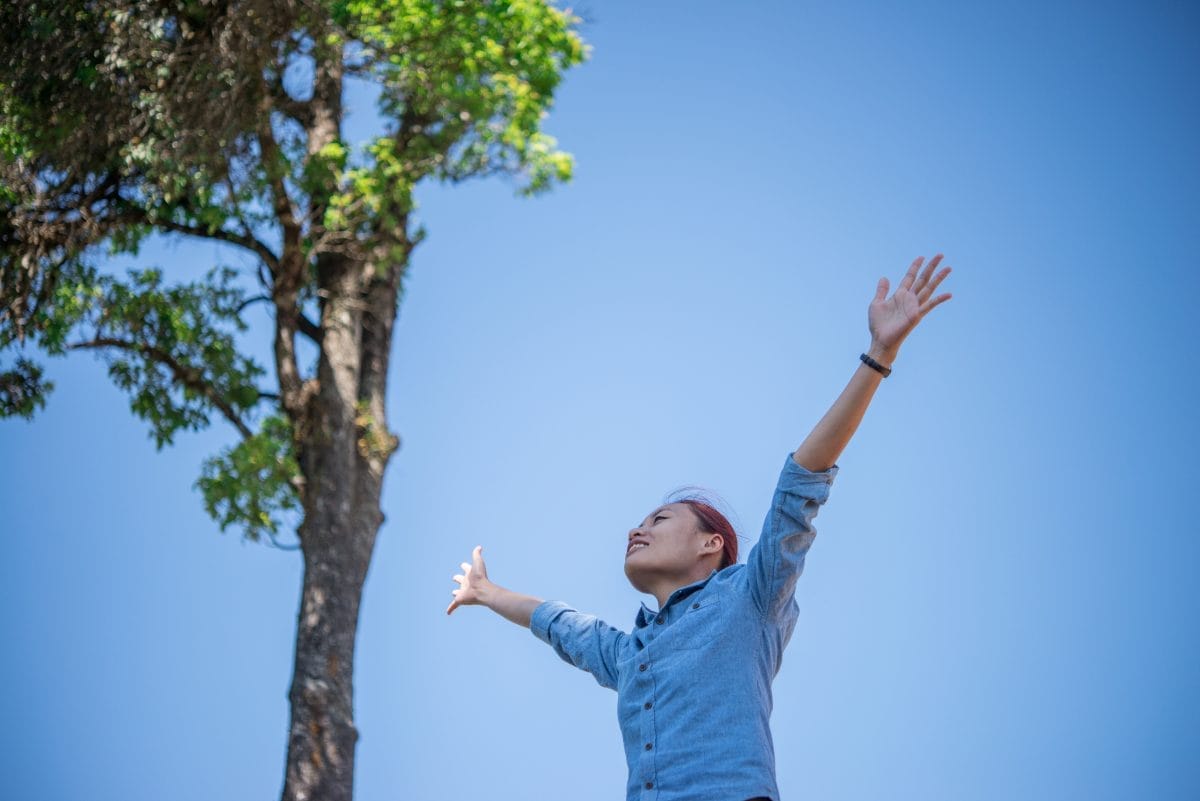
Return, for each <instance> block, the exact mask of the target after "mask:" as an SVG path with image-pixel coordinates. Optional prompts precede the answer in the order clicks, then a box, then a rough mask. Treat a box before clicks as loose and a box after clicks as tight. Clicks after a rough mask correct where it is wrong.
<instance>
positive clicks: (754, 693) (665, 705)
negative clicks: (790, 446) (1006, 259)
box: [446, 254, 951, 801]
mask: <svg viewBox="0 0 1200 801" xmlns="http://www.w3.org/2000/svg"><path fill="white" fill-rule="evenodd" d="M941 260H942V256H941V254H938V255H936V256H934V257H933V258H932V259H931V260H930V261H929V264H928V265H927V266H926V267H925V270H924V272H923V273H922V272H921V265H922V263H923V261H924V259H923V258H918V259H916V260H915V261H914V262H913V263H912V266H910V267H909V268H908V272H907V273H906V274H905V276H904V278H903V279H902V280H901V282H900V286H899V287H897V289H896V292H895V293H894V294H893V295H892V297H891V298H888V297H887V292H888V280H887V278H881V279H879V285H878V287H877V289H876V292H875V297H874V299H873V300H872V301H871V304H870V306H869V308H868V312H867V320H868V328H869V330H870V333H871V347H870V349H869V350H868V351H867V353H865V354H863V355H862V356H861V357H860V360H861V361H862V364H860V365H859V367H858V368H857V369H856V370H855V372H854V375H853V376H852V377H851V379H850V383H849V384H848V385H847V387H846V388H845V390H843V391H842V394H841V395H840V396H839V397H838V399H837V401H836V402H835V403H834V404H833V407H832V408H831V409H830V410H829V411H828V412H827V413H826V414H825V416H824V417H823V418H821V421H820V422H819V423H818V424H817V425H816V427H815V428H814V429H813V431H812V433H811V434H809V435H808V438H807V439H805V440H804V442H803V443H802V444H801V445H800V447H799V448H798V449H796V451H795V452H794V453H791V454H789V455H788V457H787V460H786V461H785V463H784V466H783V471H782V472H781V473H780V476H779V483H778V485H777V487H776V489H775V495H774V498H773V500H772V503H771V508H770V511H769V512H768V513H767V518H766V520H765V521H764V523H763V529H762V534H761V536H760V537H759V540H758V543H757V544H756V545H755V546H754V548H753V549H752V550H751V552H750V557H749V559H747V561H746V563H745V564H744V565H743V564H737V536H736V535H735V533H734V530H733V528H732V526H730V525H729V523H728V521H727V520H726V519H725V518H724V516H723V515H721V513H720V512H718V511H717V510H715V509H713V508H712V507H711V506H710V505H708V504H706V503H704V502H702V501H698V500H695V499H686V500H683V501H677V502H674V503H668V504H666V505H664V506H661V507H659V508H658V509H655V510H654V511H653V512H651V513H650V514H649V515H647V516H646V518H645V519H644V520H642V522H641V525H639V526H637V527H636V528H634V529H633V530H631V531H630V532H629V536H628V539H627V542H626V551H625V575H626V576H628V578H629V581H630V583H631V584H632V585H633V586H634V588H635V589H637V590H638V591H639V592H644V593H648V594H650V595H653V596H654V597H655V599H656V600H657V601H658V611H656V612H655V611H651V610H650V609H649V608H648V607H647V606H646V605H645V604H642V608H641V609H640V610H639V612H638V615H637V618H636V621H635V624H634V628H633V630H632V631H631V632H629V633H626V632H623V631H619V630H618V629H615V628H613V627H611V626H609V625H608V624H606V623H604V622H603V621H601V620H599V619H598V618H596V617H594V616H592V615H586V614H582V613H580V612H577V611H575V610H574V609H572V608H570V607H569V606H567V605H566V604H563V603H561V602H559V601H543V600H542V599H540V598H534V597H531V596H528V595H521V594H519V593H515V592H512V591H510V590H507V589H504V588H503V587H500V586H499V585H497V584H494V583H492V582H491V581H490V580H489V578H488V575H487V568H486V566H485V565H484V562H483V555H482V552H483V549H482V546H479V547H476V548H475V550H474V553H473V555H472V559H473V563H472V564H467V563H466V562H464V563H463V564H462V570H463V572H462V573H461V574H460V575H457V576H454V581H456V582H457V583H458V585H459V587H458V589H456V590H453V595H454V600H453V601H452V602H451V603H450V606H449V608H447V609H446V613H447V614H449V613H451V612H453V611H454V610H455V609H457V608H458V607H459V606H464V605H468V604H479V605H482V606H486V607H488V608H489V609H491V610H492V611H493V612H496V613H498V614H500V615H502V616H503V617H505V618H507V619H509V620H511V621H512V622H514V623H517V624H519V625H521V626H526V627H528V628H530V629H531V630H532V631H533V633H534V634H535V635H536V636H537V637H538V638H539V639H541V640H543V641H545V642H546V643H548V644H549V645H550V646H552V647H553V648H554V650H555V651H557V652H558V655H559V656H561V657H562V658H563V659H565V660H566V661H567V662H570V663H571V664H573V665H575V666H576V667H578V668H581V669H583V670H586V671H588V672H589V673H591V674H592V675H593V676H595V678H596V681H598V682H599V683H600V684H601V685H602V686H604V687H608V688H610V689H614V690H616V691H617V716H618V719H619V721H620V724H621V733H622V736H623V738H624V741H625V758H626V762H627V764H628V767H629V779H628V782H627V784H626V798H627V799H640V801H684V800H685V799H687V800H688V801H746V800H748V801H765V800H766V799H771V800H772V801H778V799H779V790H778V788H777V787H776V783H775V753H774V746H773V744H772V742H771V731H770V728H769V726H768V720H769V718H770V714H771V703H772V700H771V682H772V680H773V679H774V677H775V674H776V673H778V672H779V667H780V665H781V662H782V657H783V649H784V647H785V646H786V645H787V643H788V640H789V639H790V638H791V635H792V630H793V628H795V625H796V618H797V615H798V613H799V608H798V606H797V604H796V599H795V588H796V580H797V579H798V578H799V577H800V573H801V571H802V570H803V569H804V557H805V554H806V553H807V552H808V548H809V546H810V545H811V544H812V541H813V537H814V536H815V534H816V530H815V529H814V528H813V525H812V521H813V518H814V517H816V515H817V511H818V509H819V508H820V506H821V505H822V504H823V503H825V501H826V499H827V498H828V496H829V488H830V486H831V485H832V483H833V479H834V477H835V476H836V475H837V471H838V466H837V464H836V462H837V458H838V456H840V455H841V453H842V451H843V449H845V447H846V445H847V443H849V441H850V438H851V437H852V436H853V435H854V431H855V430H856V429H857V428H858V424H859V422H861V420H862V417H863V414H864V413H865V412H866V410H867V405H868V404H869V403H870V401H871V397H872V395H874V393H875V389H876V388H877V387H878V386H879V382H880V381H881V380H882V379H883V378H884V377H886V376H887V375H888V374H889V373H890V372H891V365H892V363H893V362H894V361H895V359H896V354H897V352H898V351H899V348H900V344H901V343H902V342H903V341H904V338H905V337H907V336H908V334H909V333H910V332H911V331H912V330H913V328H915V327H916V325H917V323H918V322H920V321H921V319H922V318H923V317H924V316H925V315H926V314H928V313H929V311H930V310H931V309H933V308H934V307H936V306H937V305H938V304H940V303H943V302H944V301H947V300H949V299H950V297H951V295H949V294H943V295H939V296H938V297H936V298H934V297H933V292H934V290H935V289H937V287H938V285H939V284H940V283H941V282H942V280H943V279H944V278H945V277H946V276H947V275H949V274H950V268H949V267H946V268H943V269H942V270H941V271H940V272H938V273H937V274H936V275H934V273H935V271H936V270H937V267H938V264H939V263H940V262H941Z"/></svg>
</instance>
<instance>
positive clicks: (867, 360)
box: [858, 353, 892, 378]
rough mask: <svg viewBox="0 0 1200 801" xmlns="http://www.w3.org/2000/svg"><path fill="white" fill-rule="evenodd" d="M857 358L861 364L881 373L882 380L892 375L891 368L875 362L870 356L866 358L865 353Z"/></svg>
mask: <svg viewBox="0 0 1200 801" xmlns="http://www.w3.org/2000/svg"><path fill="white" fill-rule="evenodd" d="M858 358H860V359H862V360H863V364H865V365H867V367H870V368H871V369H872V370H878V371H879V372H881V373H883V377H884V378H887V377H888V376H889V375H891V374H892V368H890V367H884V366H883V365H882V364H880V363H879V362H877V361H875V360H874V359H872V358H871V357H870V356H868V355H867V354H865V353H864V354H863V355H861V356H859V357H858Z"/></svg>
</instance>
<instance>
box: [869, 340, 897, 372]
mask: <svg viewBox="0 0 1200 801" xmlns="http://www.w3.org/2000/svg"><path fill="white" fill-rule="evenodd" d="M899 351H900V346H899V345H895V346H893V347H890V348H886V347H884V346H883V345H881V344H879V343H878V342H872V343H871V347H870V348H868V349H867V355H868V356H870V357H871V358H872V359H874V360H875V361H877V362H879V363H880V364H882V365H883V366H884V367H889V368H890V367H891V366H892V362H894V361H896V356H897V354H898V353H899Z"/></svg>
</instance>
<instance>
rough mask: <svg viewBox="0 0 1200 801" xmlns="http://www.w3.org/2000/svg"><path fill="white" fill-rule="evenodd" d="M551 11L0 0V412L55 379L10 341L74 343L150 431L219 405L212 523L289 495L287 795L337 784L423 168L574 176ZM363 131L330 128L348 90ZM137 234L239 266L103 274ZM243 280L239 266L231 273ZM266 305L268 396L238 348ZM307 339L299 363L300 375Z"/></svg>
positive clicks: (182, 0)
mask: <svg viewBox="0 0 1200 801" xmlns="http://www.w3.org/2000/svg"><path fill="white" fill-rule="evenodd" d="M581 21H582V20H581V19H580V18H578V17H576V16H574V15H573V14H571V13H570V11H569V10H568V11H562V10H559V9H556V8H554V7H552V6H551V5H549V4H548V3H547V2H545V0H507V1H502V0H140V1H139V0H69V1H67V0H27V1H26V2H22V3H10V4H5V6H4V9H3V11H0V23H2V25H3V32H2V33H0V36H3V37H4V47H3V55H2V56H0V153H2V156H3V158H2V161H0V169H2V170H3V175H2V180H0V210H2V214H0V351H3V353H4V354H5V360H6V362H7V364H6V365H0V414H2V415H5V416H11V415H22V416H25V417H30V416H32V415H33V414H34V413H35V412H36V410H37V409H38V408H40V407H42V406H43V405H44V404H45V399H46V395H47V393H48V392H49V391H50V390H51V389H52V387H51V385H50V383H49V382H47V381H46V380H45V378H44V373H43V371H42V368H41V367H40V365H39V364H38V363H37V361H36V359H34V358H31V357H30V355H29V352H30V351H31V350H37V351H40V352H41V353H43V354H45V355H49V356H63V355H65V354H67V353H68V352H70V351H73V350H92V351H95V352H97V353H100V354H102V355H103V357H104V358H105V359H106V360H107V364H108V370H109V375H110V376H111V378H112V380H113V381H114V382H115V383H116V384H117V386H119V387H120V388H122V389H124V390H126V391H127V392H128V393H129V395H130V397H131V408H132V410H133V412H134V413H135V414H136V415H138V416H139V417H141V418H143V419H144V420H146V421H147V422H148V423H149V426H150V431H151V434H152V436H153V438H154V440H155V442H156V444H157V446H158V447H159V448H162V447H163V446H165V445H169V444H171V442H172V441H173V438H174V436H175V435H176V434H177V433H178V432H179V431H180V430H196V429H199V428H202V427H204V426H207V425H208V424H209V423H210V421H211V420H212V419H213V418H223V419H224V420H225V421H226V422H227V423H229V424H230V425H232V426H233V427H234V429H236V431H237V434H238V438H239V439H238V441H237V442H236V444H234V445H233V446H232V447H230V448H228V449H226V450H225V451H223V452H221V453H219V454H217V455H215V456H213V457H211V458H210V459H209V460H207V461H206V463H205V464H204V465H203V468H202V471H201V475H200V478H199V480H198V481H197V487H198V488H199V490H200V491H201V494H202V496H203V499H204V503H205V506H206V508H207V510H208V511H209V513H210V514H211V515H212V516H213V517H214V518H215V519H216V520H217V521H218V522H219V523H220V526H221V528H222V530H224V529H226V528H229V527H234V528H236V529H240V530H241V531H242V532H243V533H244V536H246V537H248V538H250V539H252V540H264V541H269V542H274V541H275V537H276V535H277V533H278V532H279V530H280V528H281V526H282V525H283V522H282V521H283V520H284V519H285V517H286V516H287V513H288V512H289V510H290V512H291V513H292V514H293V515H295V516H298V518H299V520H300V522H299V524H298V526H297V529H296V534H297V537H298V540H299V548H300V550H301V552H302V554H303V560H304V583H303V588H302V594H301V605H300V610H299V620H298V626H297V632H296V651H295V667H294V674H293V678H292V685H291V690H290V694H289V700H290V703H291V721H290V730H289V737H288V756H287V769H286V775H285V781H284V788H283V798H284V799H336V800H338V801H345V800H348V799H350V798H351V796H352V790H353V767H354V746H355V741H356V739H357V732H356V730H355V727H354V722H353V691H352V676H353V657H354V642H355V632H356V627H357V620H358V608H359V600H360V598H361V594H362V588H363V583H364V581H365V579H366V575H367V570H368V567H369V564H370V560H371V553H372V550H373V547H374V542H375V537H376V534H377V532H378V530H379V528H380V526H381V525H382V522H383V512H382V509H381V507H380V493H381V488H382V480H383V475H384V470H385V468H386V467H387V464H388V462H389V460H390V458H391V456H392V455H393V453H394V452H395V450H396V448H397V447H398V439H397V438H396V436H395V435H394V434H393V433H392V432H391V431H390V430H389V428H388V424H387V415H386V409H387V402H386V401H387V397H386V386H387V375H388V364H389V354H390V351H391V342H392V327H393V323H394V321H395V319H396V313H397V306H398V303H399V299H400V295H401V290H402V287H403V280H404V275H405V271H406V269H407V267H408V264H409V261H410V259H411V257H412V253H413V249H414V248H415V247H416V246H417V245H418V244H419V243H420V241H421V239H422V238H423V237H424V235H425V231H424V230H423V229H422V228H417V229H416V230H413V227H412V225H411V223H410V216H411V212H412V211H413V192H414V188H415V187H416V186H417V185H418V184H419V183H420V182H421V181H423V180H427V179H432V180H441V181H449V182H458V181H462V180H465V179H467V178H471V177H476V176H488V175H510V176H515V177H517V178H518V179H519V180H518V192H519V193H521V194H526V195H529V194H534V193H538V192H542V191H544V190H546V189H548V188H550V187H552V186H553V185H554V184H555V182H560V181H566V180H569V178H570V176H571V171H572V163H573V162H572V159H571V157H570V156H569V155H568V154H566V153H563V152H561V151H559V150H557V149H556V144H557V143H556V142H555V140H554V139H553V138H552V137H550V136H548V135H547V134H545V133H543V132H542V130H541V123H542V120H543V118H544V117H545V116H546V115H547V109H548V108H549V107H550V106H551V103H552V99H553V94H554V91H555V89H556V87H557V86H558V84H559V82H560V80H561V77H562V74H563V72H564V71H565V70H566V69H568V68H569V67H571V66H573V65H575V64H578V63H581V62H582V61H583V60H585V59H586V58H587V55H588V47H587V46H586V45H585V44H584V43H583V42H582V40H581V38H580V37H579V36H578V33H577V32H576V30H575V26H576V25H577V24H578V23H579V22H581ZM352 77H357V78H361V79H365V80H370V81H373V82H375V83H376V85H377V86H378V88H379V90H380V101H379V110H380V113H381V115H382V117H383V118H384V120H385V121H386V130H385V131H384V133H383V135H381V136H378V137H377V138H375V139H374V140H373V141H370V142H369V143H365V144H363V145H360V146H354V145H352V144H351V143H348V142H346V141H344V139H343V137H342V123H343V107H342V98H343V92H344V91H345V85H346V80H347V79H348V78H352ZM152 233H169V234H177V235H184V236H188V237H200V238H205V239H209V240H216V241H219V242H222V243H224V244H226V245H228V246H229V247H230V248H234V249H237V250H239V251H241V252H244V253H247V254H249V255H250V256H251V259H250V263H252V264H253V267H252V268H251V269H250V270H249V271H246V270H238V269H235V268H231V267H225V266H219V267H215V268H214V269H213V270H212V271H211V272H210V273H209V275H208V277H207V279H206V280H204V281H199V282H189V283H174V284H171V283H168V281H167V279H166V277H165V276H164V275H163V272H162V271H161V270H158V269H154V268H151V267H148V268H146V269H139V270H133V271H130V274H129V276H128V278H121V277H116V276H112V275H108V274H105V273H103V272H102V271H101V270H100V269H99V268H98V267H97V264H99V263H100V262H101V256H102V254H101V253H100V251H101V249H102V248H104V247H105V246H107V248H108V250H109V252H110V253H114V254H117V253H126V254H136V253H137V251H138V246H139V244H140V243H141V242H143V241H144V239H145V238H146V237H147V236H148V235H150V234H152ZM246 272H248V273H249V274H245V273H246ZM255 303H263V304H268V307H269V308H270V309H271V311H272V313H273V318H274V331H273V347H272V352H273V358H274V364H273V365H272V366H273V368H274V370H273V372H274V377H275V381H274V385H273V386H266V387H264V386H263V383H264V381H265V380H266V379H267V377H268V370H267V368H265V367H263V366H262V365H260V364H258V363H257V362H256V361H255V360H254V359H253V358H251V357H250V356H249V355H246V352H245V350H244V347H245V340H246V339H247V338H248V336H249V335H248V334H247V332H248V330H249V329H248V327H247V326H246V325H245V323H244V322H243V319H242V315H243V313H244V312H245V311H246V309H247V308H248V307H249V306H250V305H251V304H255ZM303 339H306V340H309V341H310V342H311V343H312V345H313V346H314V348H313V349H314V350H315V351H316V354H317V355H316V359H315V366H311V367H307V369H306V365H303V364H301V361H300V359H299V358H298V355H297V349H298V342H299V341H300V340H303Z"/></svg>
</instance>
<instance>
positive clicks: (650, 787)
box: [646, 782, 654, 790]
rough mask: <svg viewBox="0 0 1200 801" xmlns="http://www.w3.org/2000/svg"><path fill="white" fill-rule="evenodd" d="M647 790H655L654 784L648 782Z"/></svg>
mask: <svg viewBox="0 0 1200 801" xmlns="http://www.w3.org/2000/svg"><path fill="white" fill-rule="evenodd" d="M646 789H647V790H653V789H654V782H646Z"/></svg>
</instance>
